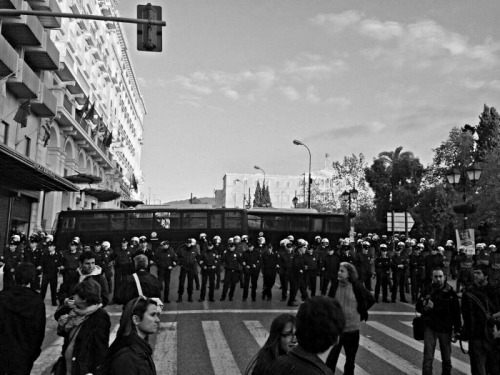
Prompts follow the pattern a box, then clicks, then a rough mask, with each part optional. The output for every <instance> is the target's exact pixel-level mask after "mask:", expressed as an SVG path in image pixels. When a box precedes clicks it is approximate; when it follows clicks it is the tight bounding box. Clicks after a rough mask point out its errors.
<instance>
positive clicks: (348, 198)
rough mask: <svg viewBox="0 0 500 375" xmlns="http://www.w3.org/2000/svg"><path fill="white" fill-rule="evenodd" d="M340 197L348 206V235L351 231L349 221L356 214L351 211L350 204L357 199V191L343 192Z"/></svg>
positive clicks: (354, 189) (353, 189)
mask: <svg viewBox="0 0 500 375" xmlns="http://www.w3.org/2000/svg"><path fill="white" fill-rule="evenodd" d="M340 197H341V198H342V200H343V201H344V203H347V204H348V211H347V217H348V218H349V233H350V231H351V219H352V218H354V217H355V216H356V213H355V212H352V211H351V203H352V201H355V200H356V199H358V191H357V190H356V188H352V189H351V190H349V191H347V190H344V192H343V193H342V195H341V196H340Z"/></svg>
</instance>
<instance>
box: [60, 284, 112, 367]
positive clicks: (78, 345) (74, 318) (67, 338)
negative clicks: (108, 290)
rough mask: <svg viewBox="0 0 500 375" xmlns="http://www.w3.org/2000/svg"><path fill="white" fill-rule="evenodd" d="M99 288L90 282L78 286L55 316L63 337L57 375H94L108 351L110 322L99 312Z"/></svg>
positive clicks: (106, 316)
mask: <svg viewBox="0 0 500 375" xmlns="http://www.w3.org/2000/svg"><path fill="white" fill-rule="evenodd" d="M100 289H101V287H100V285H99V284H98V283H97V282H96V281H94V280H92V279H90V278H87V279H86V280H84V281H82V282H80V283H78V284H77V285H76V286H75V287H74V289H73V296H72V298H71V299H70V301H69V303H68V304H67V305H65V306H64V307H62V308H61V309H59V310H57V311H56V313H55V314H54V317H55V319H56V320H57V324H58V328H57V334H58V335H59V336H62V337H64V344H63V347H62V354H61V357H60V358H59V360H58V361H57V362H56V365H55V366H56V372H55V373H56V374H66V375H69V374H71V375H81V374H82V375H83V374H93V373H95V372H96V370H97V368H98V367H99V366H100V365H101V364H102V363H103V362H104V358H106V354H107V351H108V342H109V332H110V328H111V320H110V318H109V315H108V313H107V312H106V310H104V309H103V308H102V303H101V290H100Z"/></svg>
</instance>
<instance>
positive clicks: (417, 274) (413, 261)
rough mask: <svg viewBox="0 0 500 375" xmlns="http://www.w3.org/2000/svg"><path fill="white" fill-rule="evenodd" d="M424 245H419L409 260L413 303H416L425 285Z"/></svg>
mask: <svg viewBox="0 0 500 375" xmlns="http://www.w3.org/2000/svg"><path fill="white" fill-rule="evenodd" d="M423 249H424V245H423V244H422V243H419V244H417V246H415V248H414V249H413V252H412V254H411V255H410V258H409V268H410V279H411V302H412V303H416V302H417V298H418V296H419V294H420V293H421V292H422V290H423V288H424V284H425V258H424V256H423V254H422V250H423Z"/></svg>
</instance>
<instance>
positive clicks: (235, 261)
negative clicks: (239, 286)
mask: <svg viewBox="0 0 500 375" xmlns="http://www.w3.org/2000/svg"><path fill="white" fill-rule="evenodd" d="M240 258H241V255H238V253H236V245H235V244H234V243H230V244H229V248H228V249H227V250H226V251H225V252H224V255H223V256H222V263H223V264H224V269H225V272H224V287H223V288H222V296H221V298H220V300H221V301H225V300H226V295H227V293H228V291H229V301H232V300H233V296H234V289H235V288H236V283H237V282H238V281H239V278H240Z"/></svg>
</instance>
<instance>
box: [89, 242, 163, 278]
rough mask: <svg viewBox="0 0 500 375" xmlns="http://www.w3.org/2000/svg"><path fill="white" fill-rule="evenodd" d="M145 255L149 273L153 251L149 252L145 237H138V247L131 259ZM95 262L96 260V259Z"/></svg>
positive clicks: (152, 261) (152, 260)
mask: <svg viewBox="0 0 500 375" xmlns="http://www.w3.org/2000/svg"><path fill="white" fill-rule="evenodd" d="M140 254H142V255H145V256H146V257H147V258H148V268H147V271H148V272H150V271H151V266H152V265H153V264H154V254H153V250H151V249H150V248H149V247H148V239H147V238H146V236H140V237H139V247H138V248H137V250H135V252H134V254H133V255H132V259H134V258H135V257H136V256H137V255H140ZM96 262H97V259H96Z"/></svg>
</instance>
